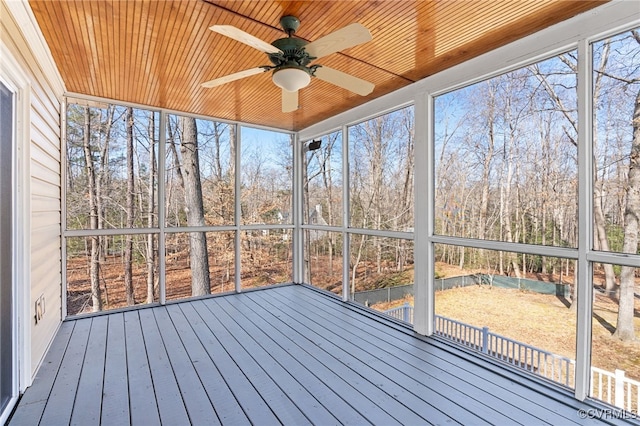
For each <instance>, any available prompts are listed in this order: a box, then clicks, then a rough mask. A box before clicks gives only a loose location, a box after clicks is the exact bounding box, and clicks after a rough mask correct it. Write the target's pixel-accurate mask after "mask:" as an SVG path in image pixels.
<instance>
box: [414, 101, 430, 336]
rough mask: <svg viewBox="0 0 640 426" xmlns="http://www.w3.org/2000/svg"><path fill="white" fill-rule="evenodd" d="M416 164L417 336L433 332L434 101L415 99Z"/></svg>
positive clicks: (415, 318) (415, 261)
mask: <svg viewBox="0 0 640 426" xmlns="http://www.w3.org/2000/svg"><path fill="white" fill-rule="evenodd" d="M414 114H415V129H414V130H415V148H414V152H415V163H414V168H415V172H414V180H415V183H414V185H413V187H414V215H413V217H414V246H413V250H414V254H413V258H414V265H415V267H414V268H415V269H414V284H413V286H414V317H413V318H414V320H413V321H414V324H413V329H414V330H415V332H416V333H419V334H423V335H427V336H428V335H431V334H432V333H433V318H434V295H433V268H434V256H433V243H432V241H431V236H432V235H433V205H434V199H435V198H434V185H433V176H434V174H433V167H434V165H433V98H432V97H431V95H429V94H427V93H419V94H418V95H417V96H416V101H415V106H414Z"/></svg>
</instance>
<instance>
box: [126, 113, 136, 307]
mask: <svg viewBox="0 0 640 426" xmlns="http://www.w3.org/2000/svg"><path fill="white" fill-rule="evenodd" d="M125 120H126V127H127V142H126V143H127V201H126V203H127V204H126V207H125V209H126V214H127V224H126V226H127V228H129V229H131V228H133V219H134V196H135V177H134V172H133V108H132V107H127V115H126V118H125ZM124 288H125V292H126V295H127V305H128V306H132V305H135V303H136V301H135V297H134V289H133V236H132V235H131V234H127V235H126V236H125V243H124Z"/></svg>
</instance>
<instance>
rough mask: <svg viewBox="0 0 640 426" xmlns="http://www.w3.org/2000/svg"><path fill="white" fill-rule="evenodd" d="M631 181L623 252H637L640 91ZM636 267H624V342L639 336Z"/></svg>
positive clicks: (619, 329)
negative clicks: (634, 317)
mask: <svg viewBox="0 0 640 426" xmlns="http://www.w3.org/2000/svg"><path fill="white" fill-rule="evenodd" d="M629 157H630V158H629V160H630V161H629V181H628V185H627V204H626V207H625V212H624V243H623V247H622V251H623V252H624V253H629V254H636V253H637V252H638V220H639V218H638V216H640V91H638V93H637V95H636V103H635V108H634V110H633V140H632V142H631V153H630V154H629ZM634 287H635V268H634V267H632V266H623V267H622V270H621V272H620V296H619V300H620V305H619V307H618V322H617V325H616V331H615V333H614V335H615V336H617V337H618V338H620V339H621V340H625V341H629V340H634V339H635V337H636V333H635V328H634V323H633V311H634V309H633V308H634V301H635V297H634Z"/></svg>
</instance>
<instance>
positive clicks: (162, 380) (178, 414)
mask: <svg viewBox="0 0 640 426" xmlns="http://www.w3.org/2000/svg"><path fill="white" fill-rule="evenodd" d="M162 310H164V309H162ZM153 311H154V310H153V309H141V310H140V311H139V312H138V313H139V315H140V324H141V325H142V333H143V335H144V344H145V347H146V349H147V357H148V358H149V368H150V370H151V378H152V379H153V388H154V390H155V393H156V402H157V403H158V411H159V414H160V422H161V423H162V424H170V425H184V424H189V415H188V414H187V409H186V407H185V404H184V401H183V396H182V394H181V393H180V388H179V386H178V382H177V380H176V376H175V373H174V371H173V368H171V362H170V361H169V356H168V354H167V351H166V348H165V344H164V342H163V341H162V336H161V335H160V330H159V329H158V323H157V321H156V317H155V315H154V312H153ZM170 344H179V342H171V343H170Z"/></svg>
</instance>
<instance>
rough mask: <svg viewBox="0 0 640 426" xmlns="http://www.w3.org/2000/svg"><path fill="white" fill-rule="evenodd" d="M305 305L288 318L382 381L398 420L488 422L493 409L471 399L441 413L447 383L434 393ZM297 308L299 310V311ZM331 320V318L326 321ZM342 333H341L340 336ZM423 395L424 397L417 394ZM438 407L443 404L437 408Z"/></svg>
mask: <svg viewBox="0 0 640 426" xmlns="http://www.w3.org/2000/svg"><path fill="white" fill-rule="evenodd" d="M251 297H255V298H256V299H257V298H260V299H261V300H262V301H263V302H264V303H268V304H270V305H271V306H272V307H273V308H272V309H273V310H280V309H281V308H282V306H283V305H282V303H281V302H280V301H279V300H278V299H276V298H273V297H271V296H269V295H265V294H264V292H262V293H255V294H252V295H251ZM305 308H306V306H305V305H304V303H302V301H300V300H299V301H297V302H296V306H295V307H293V308H292V309H291V310H290V311H288V312H287V314H286V315H288V318H289V319H290V320H292V321H296V322H298V324H300V327H304V328H305V330H306V333H305V334H306V335H307V336H308V337H309V338H311V340H312V341H313V342H314V344H316V345H319V346H322V347H325V348H326V350H327V351H328V352H329V353H332V354H336V355H334V356H336V358H338V359H340V362H342V363H343V364H344V365H345V366H348V367H349V368H350V369H352V370H353V371H355V372H357V373H358V374H360V375H361V376H362V377H363V378H365V379H366V380H368V381H369V382H371V384H372V385H374V386H375V384H376V383H385V385H384V387H383V389H382V390H383V392H386V393H387V394H388V395H389V396H390V397H397V399H398V401H399V402H400V403H401V405H397V406H396V405H395V404H388V405H384V406H383V407H384V409H385V410H386V411H387V412H388V413H389V414H390V415H392V416H393V417H394V418H396V419H397V420H398V421H400V422H401V423H403V424H419V423H424V422H426V421H435V422H436V423H441V422H446V421H450V420H451V419H452V418H453V416H454V414H455V412H458V416H459V418H460V419H461V420H462V423H463V424H470V423H473V424H477V425H480V424H487V422H485V421H484V420H483V417H487V416H488V414H493V413H495V412H494V411H493V410H489V409H488V407H483V406H476V405H475V404H470V402H471V401H468V400H465V405H464V409H460V408H458V407H451V408H452V409H451V411H450V412H449V413H446V412H443V411H442V410H444V409H446V407H447V405H446V403H447V402H448V401H451V400H455V399H454V398H451V395H449V394H448V393H449V392H447V386H446V384H442V383H437V384H435V385H434V386H435V387H438V386H439V387H438V392H434V389H430V388H429V387H428V386H427V385H426V383H425V384H422V383H420V382H419V381H418V380H416V379H414V378H412V377H409V376H407V375H406V374H405V372H404V371H402V369H398V368H395V367H394V366H392V365H389V364H387V363H385V362H384V361H383V360H381V359H380V358H379V357H378V356H377V355H374V354H373V353H371V352H366V351H364V350H362V349H361V348H360V347H358V346H357V345H355V344H353V343H352V342H353V340H354V339H357V338H358V337H357V336H354V335H351V336H347V335H345V334H346V330H344V328H342V327H340V326H338V325H336V328H337V330H334V331H331V330H330V329H328V328H326V326H325V325H320V324H319V323H317V322H315V321H313V320H311V319H309V318H308V317H307V316H305V315H303V314H302V313H301V312H300V311H305V310H306V309H305ZM298 310H299V311H298ZM333 322H334V321H333V320H332V319H330V321H328V324H326V325H329V326H330V323H333ZM341 333H342V335H341ZM427 383H428V382H427ZM421 394H423V395H424V396H423V398H424V399H423V398H421V397H420V396H419V395H421ZM469 405H473V406H472V407H470V408H471V409H472V410H473V409H481V410H483V411H484V412H481V413H479V415H475V414H474V413H473V412H472V411H469V410H468V407H469ZM437 407H443V408H442V409H438V408H437ZM497 417H501V418H500V419H496V420H500V423H501V424H505V423H506V422H508V420H509V419H508V418H506V417H504V416H497Z"/></svg>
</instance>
